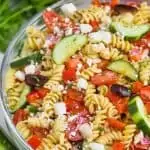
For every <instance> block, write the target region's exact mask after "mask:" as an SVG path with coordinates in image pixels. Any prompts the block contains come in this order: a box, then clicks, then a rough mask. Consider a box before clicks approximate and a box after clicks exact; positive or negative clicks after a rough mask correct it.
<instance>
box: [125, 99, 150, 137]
mask: <svg viewBox="0 0 150 150" xmlns="http://www.w3.org/2000/svg"><path fill="white" fill-rule="evenodd" d="M128 110H129V113H130V114H131V117H132V119H133V121H134V122H135V124H136V125H137V127H138V128H139V129H141V130H142V131H143V132H144V133H146V134H148V135H150V121H149V120H148V117H147V116H146V110H145V107H144V104H143V101H142V100H141V98H140V97H139V96H135V97H134V98H132V99H131V100H130V102H129V104H128Z"/></svg>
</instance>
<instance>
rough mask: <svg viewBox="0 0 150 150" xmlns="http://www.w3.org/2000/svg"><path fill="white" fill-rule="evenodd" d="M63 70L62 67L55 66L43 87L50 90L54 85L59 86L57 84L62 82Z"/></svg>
mask: <svg viewBox="0 0 150 150" xmlns="http://www.w3.org/2000/svg"><path fill="white" fill-rule="evenodd" d="M63 70H64V65H55V66H54V68H53V70H52V72H51V76H50V79H49V80H48V82H46V84H45V85H44V87H46V88H49V89H51V87H52V86H53V85H54V84H59V82H60V81H61V80H62V73H63Z"/></svg>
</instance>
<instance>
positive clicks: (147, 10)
mask: <svg viewBox="0 0 150 150" xmlns="http://www.w3.org/2000/svg"><path fill="white" fill-rule="evenodd" d="M149 14H150V7H149V6H148V5H147V3H146V2H143V3H141V5H140V8H139V10H138V12H137V13H136V14H135V16H134V23H135V24H145V23H148V22H149V21H150V15H149Z"/></svg>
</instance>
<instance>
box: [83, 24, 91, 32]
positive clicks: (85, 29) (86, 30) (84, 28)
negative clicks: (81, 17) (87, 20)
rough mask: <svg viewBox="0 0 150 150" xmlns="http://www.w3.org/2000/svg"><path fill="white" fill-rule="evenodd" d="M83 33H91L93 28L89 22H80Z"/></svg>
mask: <svg viewBox="0 0 150 150" xmlns="http://www.w3.org/2000/svg"><path fill="white" fill-rule="evenodd" d="M80 30H81V33H90V32H91V31H92V30H93V28H92V26H91V25H89V24H80Z"/></svg>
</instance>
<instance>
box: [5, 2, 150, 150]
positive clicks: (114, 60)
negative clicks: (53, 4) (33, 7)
mask: <svg viewBox="0 0 150 150" xmlns="http://www.w3.org/2000/svg"><path fill="white" fill-rule="evenodd" d="M42 18H43V19H42V20H43V21H42V26H40V27H38V26H34V25H31V26H28V27H27V28H26V38H25V40H24V42H23V45H22V47H21V50H20V51H19V54H18V55H17V56H16V57H15V58H13V59H12V60H11V62H10V67H9V69H8V71H7V74H6V81H5V92H6V95H7V106H8V108H9V111H10V112H11V114H12V121H13V123H14V125H15V126H16V129H17V130H18V131H19V133H20V135H21V136H22V137H23V138H24V140H25V141H26V142H27V143H28V144H29V145H30V146H31V147H32V148H33V149H36V150H81V149H83V150H107V149H108V150H109V149H110V150H111V149H112V150H130V149H131V150H132V149H133V150H137V149H138V150H139V149H140V150H148V149H149V147H150V121H149V115H150V44H149V42H150V24H149V23H150V6H149V5H148V4H147V3H146V2H143V3H141V4H140V5H138V4H136V3H128V4H126V5H123V4H116V3H114V1H113V3H100V2H99V1H98V0H93V1H92V3H91V4H90V5H89V6H88V7H85V8H81V9H77V7H76V6H75V5H74V4H73V3H67V4H64V5H63V6H61V11H60V12H59V13H58V12H57V11H55V10H53V9H51V8H47V9H45V10H44V11H43V13H42Z"/></svg>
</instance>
